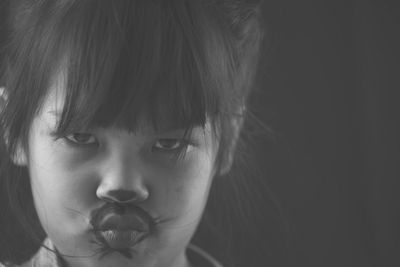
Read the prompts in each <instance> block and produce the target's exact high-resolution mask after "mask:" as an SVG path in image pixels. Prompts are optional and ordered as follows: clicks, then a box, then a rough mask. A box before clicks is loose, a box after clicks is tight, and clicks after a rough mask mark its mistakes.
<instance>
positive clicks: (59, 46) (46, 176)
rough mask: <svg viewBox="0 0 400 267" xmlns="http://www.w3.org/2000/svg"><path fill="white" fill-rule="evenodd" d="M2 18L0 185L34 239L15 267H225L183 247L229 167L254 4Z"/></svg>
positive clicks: (248, 77) (255, 39) (144, 3)
mask: <svg viewBox="0 0 400 267" xmlns="http://www.w3.org/2000/svg"><path fill="white" fill-rule="evenodd" d="M8 14H9V20H8V33H7V40H6V45H5V49H4V50H3V51H4V55H3V56H4V62H5V68H4V71H3V74H4V85H5V86H4V87H3V88H2V89H1V130H2V131H1V137H2V150H3V155H2V156H1V161H2V162H1V164H2V165H1V174H0V175H1V176H0V178H1V182H2V185H1V187H2V190H3V191H5V192H6V193H7V196H8V197H7V201H8V203H9V206H10V207H11V209H12V211H13V214H16V215H15V216H16V217H17V218H18V221H19V223H20V224H21V226H22V227H23V229H24V230H25V231H26V232H28V233H29V234H30V237H31V240H33V241H35V242H42V246H41V248H40V249H39V251H37V253H36V254H35V255H33V256H32V257H31V258H30V259H27V261H26V262H24V263H23V265H22V266H99V267H101V266H143V267H150V266H151V267H155V266H158V267H189V266H192V267H193V266H198V267H203V266H204V267H205V266H222V265H221V263H219V262H218V260H217V259H215V258H214V257H213V256H211V255H210V254H209V253H207V252H206V251H205V250H204V249H207V248H200V247H198V246H195V245H193V244H191V243H190V242H191V239H192V237H193V235H194V233H195V232H196V229H197V228H198V225H199V223H200V219H201V218H202V215H203V211H204V209H205V207H206V203H207V199H208V197H209V194H210V190H211V187H212V184H213V181H214V180H216V179H219V178H216V177H217V176H222V175H225V174H227V173H228V172H229V170H230V169H231V165H232V162H233V158H234V157H233V156H234V151H235V148H236V145H237V143H238V139H239V133H240V131H241V128H242V124H243V120H244V118H245V115H246V100H247V96H248V93H249V91H250V89H251V88H252V81H253V79H254V75H255V68H256V64H257V56H258V51H259V46H260V40H261V36H262V32H261V30H260V25H259V18H258V16H259V11H258V4H255V3H249V2H246V1H239V0H231V1H228V0H203V1H198V0H171V1H161V0H158V1H157V0H135V1H133V0H112V1H110V0H18V1H15V0H13V1H11V3H10V6H9V11H8ZM225 182H226V181H225ZM3 201H5V200H3ZM210 201H211V200H210ZM214 204H217V205H222V204H223V203H214ZM214 206H215V205H214ZM207 209H213V206H211V203H210V204H209V207H208V206H207ZM8 216H13V215H12V214H11V215H10V214H9V215H8ZM2 220H3V221H5V220H8V218H5V217H4V216H3V217H2ZM24 260H25V259H24ZM16 263H20V262H18V260H13V262H12V260H7V261H5V260H4V263H3V264H5V265H6V266H14V264H16Z"/></svg>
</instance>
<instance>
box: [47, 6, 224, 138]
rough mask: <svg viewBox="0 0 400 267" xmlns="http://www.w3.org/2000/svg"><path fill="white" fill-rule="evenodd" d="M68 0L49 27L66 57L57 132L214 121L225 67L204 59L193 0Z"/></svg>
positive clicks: (60, 54)
mask: <svg viewBox="0 0 400 267" xmlns="http://www.w3.org/2000/svg"><path fill="white" fill-rule="evenodd" d="M67 2H68V3H69V4H68V5H69V6H63V7H58V9H56V10H57V12H55V13H54V15H53V18H54V19H53V26H52V31H53V32H52V33H51V34H52V35H54V34H56V35H57V36H58V38H57V41H58V44H56V45H55V46H54V47H57V49H58V51H57V53H56V54H57V55H58V58H59V59H61V58H62V57H64V58H65V59H66V60H65V61H66V77H67V79H66V84H65V86H66V94H65V102H64V107H63V110H62V114H61V118H60V121H59V125H58V130H57V132H58V133H59V134H61V133H70V132H73V131H77V130H82V128H87V127H110V126H113V127H118V128H123V129H126V130H128V131H130V132H134V131H136V130H137V129H138V127H140V126H142V125H141V123H147V124H148V123H150V124H151V126H153V127H154V128H155V129H156V130H157V129H160V128H163V127H173V128H184V129H186V130H190V129H191V128H193V127H194V126H203V127H204V125H205V123H206V121H207V119H208V118H211V122H212V123H214V122H215V120H216V118H217V117H218V116H219V115H220V113H221V110H220V109H221V106H220V102H221V101H220V99H221V97H222V96H221V91H222V90H221V88H216V87H217V85H219V86H220V85H221V81H220V80H218V79H221V78H222V77H223V75H221V74H220V73H215V69H216V67H218V66H216V65H215V60H214V62H210V60H208V59H207V58H208V57H207V54H209V53H208V52H207V49H210V48H207V39H208V37H207V36H206V34H205V27H206V25H205V24H206V21H207V19H205V17H204V16H203V14H202V12H201V8H200V6H199V5H198V4H196V3H195V2H197V1H190V2H189V1H159V2H156V1H149V0H146V1H101V0H96V1H67ZM66 5H67V4H66ZM211 65H212V66H211ZM223 65H225V68H226V64H223ZM211 69H212V71H213V72H214V73H213V74H211V73H210V71H209V70H211ZM220 69H223V68H222V66H221V68H220Z"/></svg>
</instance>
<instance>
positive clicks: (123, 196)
mask: <svg viewBox="0 0 400 267" xmlns="http://www.w3.org/2000/svg"><path fill="white" fill-rule="evenodd" d="M104 198H105V199H106V200H109V201H112V202H119V203H126V202H137V201H142V200H144V199H145V198H146V196H144V195H142V194H140V193H138V192H134V191H128V190H112V191H108V192H107V194H106V195H105V196H104Z"/></svg>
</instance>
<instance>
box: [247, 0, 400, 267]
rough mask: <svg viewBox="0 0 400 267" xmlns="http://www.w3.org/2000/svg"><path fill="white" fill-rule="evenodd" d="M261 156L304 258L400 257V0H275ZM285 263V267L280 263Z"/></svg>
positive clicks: (373, 260) (343, 262) (316, 262)
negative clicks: (271, 135) (270, 135)
mask: <svg viewBox="0 0 400 267" xmlns="http://www.w3.org/2000/svg"><path fill="white" fill-rule="evenodd" d="M264 13H265V21H266V25H267V29H268V34H267V41H269V42H270V44H269V45H268V46H267V47H268V48H267V50H266V55H265V56H264V58H263V62H262V66H261V74H262V76H261V78H260V82H261V88H260V90H259V92H258V93H257V94H255V96H254V97H253V104H255V109H256V113H257V114H259V116H260V117H261V119H262V121H263V122H265V123H267V124H268V125H269V126H270V127H271V128H272V129H273V130H274V131H275V134H276V141H275V142H272V141H271V139H262V138H261V139H260V144H259V145H258V146H257V147H258V148H257V153H258V160H257V161H259V165H260V166H261V168H262V169H263V172H264V173H265V174H266V176H267V178H268V182H269V184H270V188H271V190H272V191H273V192H274V194H275V197H276V198H277V199H278V201H279V202H280V204H281V209H282V212H283V214H284V217H285V219H286V220H287V222H288V224H289V226H290V229H289V230H290V235H291V237H292V241H291V243H292V248H293V249H292V251H293V254H294V261H295V263H296V264H295V266H332V267H334V266H349V267H350V266H400V239H399V237H400V216H399V215H400V213H399V204H400V201H399V200H400V198H399V195H400V194H399V193H398V192H399V190H400V181H399V180H400V175H399V174H400V141H399V139H400V121H399V114H400V108H399V104H398V103H399V100H400V98H399V97H398V96H399V95H400V94H398V91H399V89H400V78H399V77H400V52H399V50H400V9H399V8H398V6H397V3H396V1H378V0H377V1H369V0H366V1H362V0H359V1H287V0H280V1H278V0H275V1H265V4H264ZM272 266H273V265H272Z"/></svg>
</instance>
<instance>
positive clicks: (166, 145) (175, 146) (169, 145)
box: [154, 138, 189, 152]
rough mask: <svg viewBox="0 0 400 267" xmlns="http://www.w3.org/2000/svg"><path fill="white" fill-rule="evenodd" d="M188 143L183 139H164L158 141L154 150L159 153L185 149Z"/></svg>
mask: <svg viewBox="0 0 400 267" xmlns="http://www.w3.org/2000/svg"><path fill="white" fill-rule="evenodd" d="M188 145H189V143H188V142H187V141H185V140H183V139H173V138H164V139H158V140H157V142H156V143H155V144H154V148H155V149H157V150H161V151H166V152H168V151H171V152H172V151H177V150H182V149H184V148H186V147H187V146H188Z"/></svg>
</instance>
